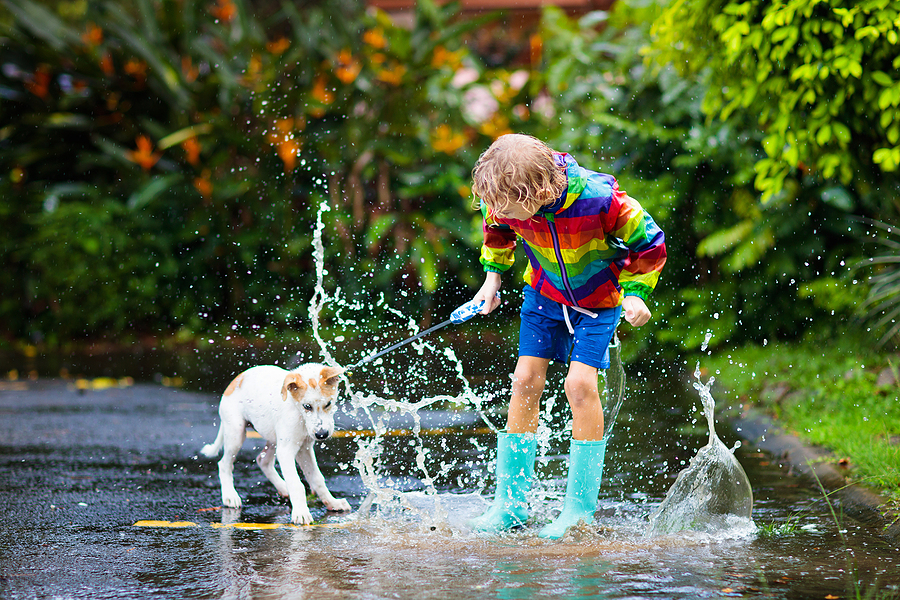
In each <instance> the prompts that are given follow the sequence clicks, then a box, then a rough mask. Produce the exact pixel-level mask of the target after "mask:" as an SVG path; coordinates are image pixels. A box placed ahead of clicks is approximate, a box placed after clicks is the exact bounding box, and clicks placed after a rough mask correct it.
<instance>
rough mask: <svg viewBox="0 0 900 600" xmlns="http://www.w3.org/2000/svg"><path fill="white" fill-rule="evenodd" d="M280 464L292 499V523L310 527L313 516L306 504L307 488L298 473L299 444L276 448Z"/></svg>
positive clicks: (289, 443) (286, 444)
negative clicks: (296, 458)
mask: <svg viewBox="0 0 900 600" xmlns="http://www.w3.org/2000/svg"><path fill="white" fill-rule="evenodd" d="M275 455H276V456H277V457H278V464H279V465H280V466H281V474H282V475H284V483H285V485H286V486H287V489H288V496H290V498H291V523H293V524H294V525H309V524H310V523H312V514H310V512H309V506H307V504H306V488H305V487H304V486H303V482H302V481H300V474H299V473H298V472H297V464H296V462H295V457H296V456H297V444H296V443H293V442H282V443H280V444H278V446H277V447H276V448H275Z"/></svg>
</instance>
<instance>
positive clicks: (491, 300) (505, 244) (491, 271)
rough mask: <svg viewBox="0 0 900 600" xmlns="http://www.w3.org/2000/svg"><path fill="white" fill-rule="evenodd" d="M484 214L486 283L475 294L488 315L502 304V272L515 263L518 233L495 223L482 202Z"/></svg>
mask: <svg viewBox="0 0 900 600" xmlns="http://www.w3.org/2000/svg"><path fill="white" fill-rule="evenodd" d="M481 214H482V216H483V221H482V232H483V233H484V243H483V244H482V246H481V264H482V265H483V266H484V270H485V278H484V284H483V285H482V286H481V289H480V290H478V293H476V294H475V298H473V299H474V300H476V301H481V300H484V307H483V308H482V309H481V314H483V315H486V314H488V313H490V312H491V311H493V310H494V309H495V308H497V307H498V306H500V299H499V298H498V297H497V292H499V291H500V274H501V273H505V272H506V271H508V270H509V268H510V267H511V266H512V264H513V259H514V257H515V252H516V233H515V232H514V231H513V230H512V229H510V228H509V227H507V226H506V225H500V224H499V223H495V222H494V220H493V219H492V218H491V216H490V214H489V213H488V209H487V206H485V204H484V202H482V203H481Z"/></svg>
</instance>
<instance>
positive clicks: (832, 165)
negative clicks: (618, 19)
mask: <svg viewBox="0 0 900 600" xmlns="http://www.w3.org/2000/svg"><path fill="white" fill-rule="evenodd" d="M898 23H900V7H898V6H897V3H895V2H889V1H888V0H868V1H865V2H846V1H845V0H816V1H813V2H810V1H807V0H787V1H779V2H762V1H750V2H737V1H725V0H679V1H677V2H674V3H672V4H671V5H670V6H669V7H668V8H667V9H666V11H665V12H664V13H663V14H662V15H661V17H660V18H659V20H658V21H657V22H656V24H655V26H654V35H655V39H654V56H655V57H656V59H657V60H661V61H663V62H669V63H672V64H673V65H677V66H678V67H679V68H680V69H681V71H682V72H684V73H689V72H694V73H697V72H700V71H702V70H708V71H709V73H710V86H709V90H708V92H707V94H706V96H705V98H704V102H703V108H704V111H705V112H706V113H707V114H709V115H711V116H715V117H718V118H721V119H723V120H730V119H734V118H737V119H738V120H740V121H746V119H747V115H754V116H756V117H757V123H758V125H759V127H760V128H761V129H762V130H763V132H764V135H765V137H764V139H763V148H764V150H765V154H766V155H765V157H764V158H762V159H760V160H759V161H757V162H756V164H755V170H756V180H755V182H756V186H757V187H758V188H759V189H760V190H761V191H762V192H763V199H764V200H767V201H771V200H773V199H775V198H777V197H779V195H783V194H785V193H786V192H787V193H788V194H790V191H789V190H787V189H786V188H788V187H789V181H790V179H796V178H798V177H800V176H802V175H803V174H805V173H811V174H812V175H813V176H815V177H818V178H822V179H825V180H832V179H833V180H837V181H839V182H840V183H841V184H843V185H845V186H851V187H853V188H858V187H859V186H860V185H862V183H863V182H871V181H874V180H878V179H882V180H884V182H885V183H886V184H887V185H888V186H889V187H890V188H892V189H893V193H896V189H897V185H898V179H897V177H896V173H897V171H898V168H900V79H898V78H897V77H896V73H897V69H898V67H900V57H898V54H897V50H896V48H897V43H898V41H900V25H898ZM890 193H891V192H888V194H890ZM888 197H889V195H888Z"/></svg>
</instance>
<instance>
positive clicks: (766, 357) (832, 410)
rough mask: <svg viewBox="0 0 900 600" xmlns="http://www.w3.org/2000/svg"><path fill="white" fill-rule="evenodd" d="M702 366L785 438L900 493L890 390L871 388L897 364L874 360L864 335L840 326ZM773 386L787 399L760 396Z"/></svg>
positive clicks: (899, 451) (897, 430)
mask: <svg viewBox="0 0 900 600" xmlns="http://www.w3.org/2000/svg"><path fill="white" fill-rule="evenodd" d="M701 365H702V366H703V367H705V368H707V369H709V370H710V371H711V372H714V373H716V379H717V380H718V381H719V382H721V383H722V384H723V385H724V386H725V387H726V388H727V389H728V390H730V391H731V392H732V393H734V394H737V395H739V396H741V397H743V398H744V399H745V400H749V401H750V402H751V403H756V402H759V403H760V404H761V405H762V408H764V409H765V410H766V411H768V412H770V413H772V414H775V415H776V416H777V417H778V419H779V423H780V424H781V425H782V426H783V427H784V428H785V429H787V430H788V431H789V432H793V433H796V434H797V435H798V436H800V437H801V438H803V439H805V440H807V441H808V442H810V443H813V444H818V445H821V446H824V447H827V448H830V449H832V450H833V451H834V453H835V454H836V455H837V456H840V457H843V456H848V457H851V460H852V462H853V466H854V472H853V477H854V478H856V479H864V480H865V481H866V483H867V484H869V485H874V486H879V487H883V488H885V489H888V490H894V491H896V490H897V489H898V488H900V469H898V468H897V465H900V448H898V446H897V445H896V444H894V443H893V439H894V438H895V437H896V436H897V435H900V403H898V402H897V395H896V383H888V384H884V383H882V384H879V381H878V380H879V375H880V374H881V372H882V371H884V370H885V369H888V370H891V369H893V370H894V372H895V373H896V369H897V366H898V365H897V363H896V357H893V358H892V357H885V356H883V355H879V354H877V353H876V352H875V351H874V348H873V346H872V344H871V343H870V342H869V340H868V338H867V336H866V333H865V332H864V331H860V330H859V329H858V328H855V327H847V326H845V327H843V328H839V329H836V330H833V331H829V332H827V334H825V333H823V334H822V335H809V336H807V337H806V338H805V339H803V340H802V341H800V342H795V343H783V342H772V343H768V344H766V345H747V346H745V347H742V348H739V349H738V348H736V349H733V350H730V351H729V352H723V351H721V350H720V351H718V352H715V353H712V354H711V356H710V357H708V358H706V357H704V358H703V359H702V360H701ZM779 385H780V386H785V389H787V390H791V393H781V394H777V395H775V396H773V397H769V396H768V395H767V394H766V393H765V390H767V389H770V388H773V387H775V386H779Z"/></svg>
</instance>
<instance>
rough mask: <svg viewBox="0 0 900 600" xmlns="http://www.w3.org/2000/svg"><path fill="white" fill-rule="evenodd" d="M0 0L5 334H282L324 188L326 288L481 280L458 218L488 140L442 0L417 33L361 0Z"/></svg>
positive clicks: (406, 289) (306, 284)
mask: <svg viewBox="0 0 900 600" xmlns="http://www.w3.org/2000/svg"><path fill="white" fill-rule="evenodd" d="M4 6H5V8H6V9H7V10H8V11H9V15H11V19H8V20H7V21H6V22H5V23H4V27H5V31H4V32H3V37H2V38H0V51H2V52H3V55H4V70H3V72H2V73H0V97H2V103H0V174H2V178H0V193H2V194H3V195H4V197H5V198H8V199H9V202H8V204H4V207H3V209H2V210H3V215H4V217H9V218H10V220H9V221H5V222H9V224H10V237H9V238H4V240H3V242H2V245H0V251H2V253H3V254H2V256H3V257H4V260H5V262H6V264H8V265H9V269H8V270H7V271H6V272H5V273H4V274H3V275H2V276H0V277H2V278H3V279H2V283H3V284H4V289H5V290H6V293H5V294H4V299H3V301H2V302H0V315H2V317H3V320H4V322H6V323H8V324H9V327H10V329H9V330H8V331H7V334H8V335H13V336H17V337H18V336H23V335H27V336H30V337H33V338H35V339H41V338H42V337H47V336H50V335H53V336H58V338H59V339H61V340H65V339H68V338H69V337H72V336H82V335H90V336H99V335H105V334H120V333H121V332H123V331H136V332H144V333H159V334H162V335H165V334H167V333H168V332H169V331H170V330H171V329H173V328H175V329H178V328H186V329H188V330H190V331H193V332H195V333H200V332H202V331H204V330H213V329H219V328H224V325H226V324H230V323H235V324H240V325H241V326H250V325H252V326H253V327H261V326H267V325H275V326H276V327H281V328H285V327H287V328H292V327H296V326H298V324H300V323H301V320H300V317H301V316H302V315H303V314H304V313H303V311H302V309H301V307H302V306H303V305H305V304H306V303H307V302H308V299H309V298H310V297H311V296H312V291H313V284H314V282H315V280H314V278H313V277H311V276H310V273H311V270H312V269H311V265H312V248H311V244H310V242H311V234H312V228H311V226H310V224H311V223H312V222H314V219H315V211H316V210H317V209H318V207H319V204H320V202H321V200H322V198H323V197H324V198H326V199H327V201H328V203H329V204H330V206H331V209H332V210H330V211H329V212H327V213H326V220H327V228H326V236H327V237H328V240H327V241H326V249H327V255H326V262H327V263H328V264H329V265H333V266H332V270H331V271H330V273H329V275H330V276H329V278H328V281H327V283H328V284H329V285H330V286H332V287H341V288H342V289H343V290H344V291H345V293H348V294H352V293H355V292H361V291H362V290H363V289H366V290H368V291H367V292H366V293H369V294H371V293H372V292H371V288H372V285H373V284H374V286H375V288H376V289H378V290H379V291H381V292H382V293H385V294H387V296H388V297H389V298H391V297H394V296H395V295H396V294H399V293H403V294H404V295H407V294H411V296H412V297H411V298H410V300H409V301H410V302H413V303H418V304H419V308H427V307H428V306H429V305H431V304H432V303H433V297H434V294H435V291H436V290H437V288H438V287H439V286H441V285H446V284H447V283H448V281H455V280H456V279H457V277H459V278H461V279H462V280H463V281H466V282H469V283H471V282H474V281H476V279H477V273H476V271H475V268H476V266H477V251H476V250H475V249H473V248H471V235H470V232H469V223H468V222H467V220H466V219H460V218H459V215H461V214H465V213H466V212H468V210H469V209H468V203H469V201H470V200H469V198H468V196H469V192H468V188H467V185H466V183H467V180H468V172H469V169H470V168H471V163H472V162H473V161H474V158H475V156H477V154H476V152H477V151H478V149H480V148H481V147H483V146H484V145H486V144H485V140H488V141H489V139H490V138H489V137H486V136H485V134H483V133H479V132H478V131H477V130H476V129H475V127H477V126H478V125H479V124H480V123H479V122H476V123H472V122H470V120H471V119H469V118H468V117H467V115H466V114H465V111H464V109H465V108H466V107H467V106H468V104H467V101H466V100H465V95H466V94H467V93H468V92H469V90H470V88H471V87H473V86H474V85H482V86H483V83H482V82H481V78H482V76H483V74H482V71H483V69H482V68H481V67H480V66H479V64H478V62H477V61H476V60H474V59H473V58H471V57H470V55H469V53H468V51H467V50H466V49H465V48H464V46H463V45H462V36H463V34H464V33H465V31H467V30H469V29H471V28H472V27H475V26H477V25H478V22H477V21H476V22H465V21H462V22H456V21H451V19H452V18H453V16H454V14H455V13H454V10H455V9H454V8H453V7H452V6H451V7H446V8H441V7H439V6H437V5H436V4H433V3H431V2H420V3H418V9H417V13H416V15H415V20H414V23H413V26H412V28H404V27H399V26H397V25H395V24H394V23H392V22H391V21H390V20H389V19H388V18H387V17H386V16H385V15H384V14H382V13H378V12H374V13H363V12H361V8H360V5H359V4H358V3H355V2H347V3H332V2H329V3H319V4H318V5H316V6H312V7H305V8H304V9H303V10H302V11H301V10H299V9H297V8H296V7H295V6H294V5H293V4H291V3H284V4H282V5H281V7H280V9H276V10H273V11H272V12H270V13H257V11H256V9H255V8H252V7H251V5H250V4H248V3H246V2H245V0H215V1H209V2H206V1H196V0H177V1H176V0H134V1H133V2H126V3H122V2H113V1H105V2H52V3H51V2H35V1H32V0H5V1H4ZM460 71H467V73H470V75H467V77H466V79H465V81H463V82H460V80H459V78H458V75H457V74H458V73H459V72H460ZM369 274H371V275H372V277H371V278H366V277H361V275H369ZM23 308H24V309H25V310H24V311H23ZM80 312H83V314H80V315H79V313H80ZM50 332H52V334H51V333H50Z"/></svg>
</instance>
